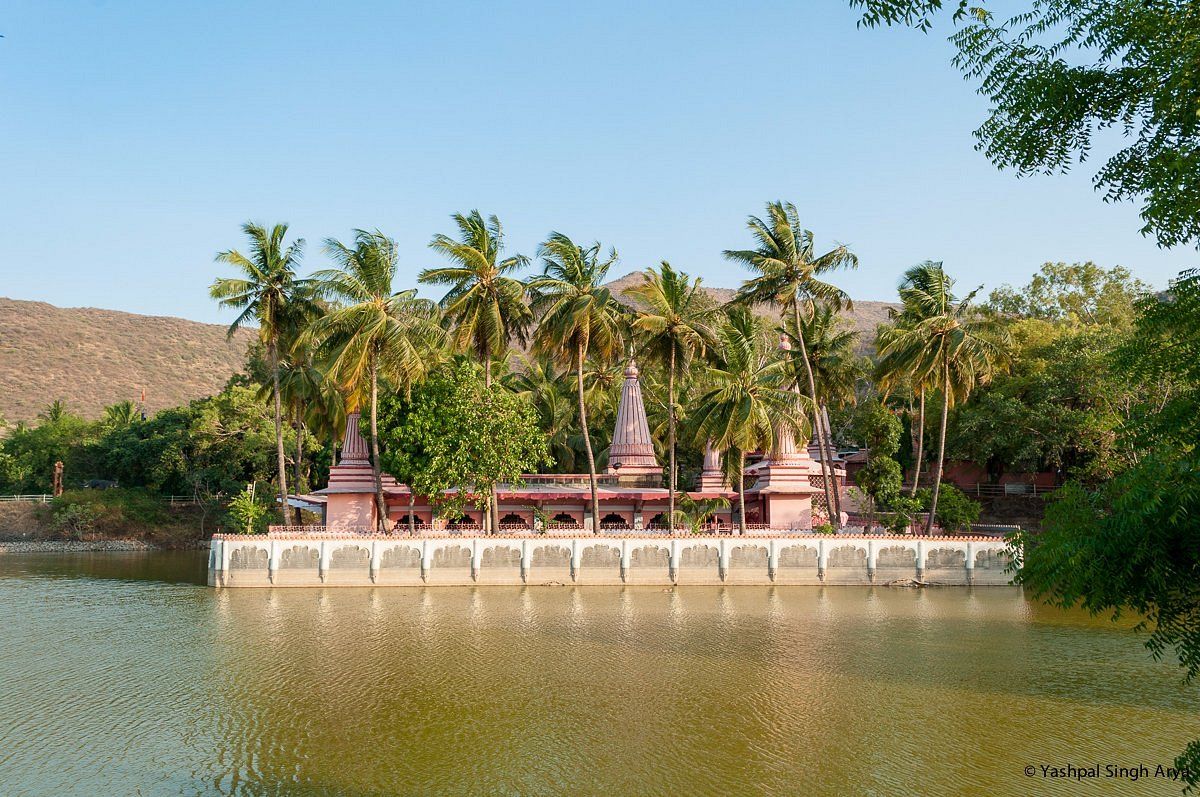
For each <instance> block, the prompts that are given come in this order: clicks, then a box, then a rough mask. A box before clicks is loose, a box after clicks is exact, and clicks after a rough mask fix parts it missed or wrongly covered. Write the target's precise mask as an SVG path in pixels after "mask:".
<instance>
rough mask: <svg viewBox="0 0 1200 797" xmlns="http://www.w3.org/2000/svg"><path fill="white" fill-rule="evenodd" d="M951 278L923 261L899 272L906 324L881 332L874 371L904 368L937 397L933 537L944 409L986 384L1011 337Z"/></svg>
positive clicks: (930, 528)
mask: <svg viewBox="0 0 1200 797" xmlns="http://www.w3.org/2000/svg"><path fill="white" fill-rule="evenodd" d="M953 288H954V280H953V279H952V278H951V277H950V276H949V275H948V274H946V272H945V270H944V269H943V268H942V264H941V263H934V262H930V261H926V262H924V263H921V264H920V265H917V266H914V267H912V268H910V269H909V270H908V271H906V272H905V273H904V278H903V280H902V281H901V283H900V300H901V302H903V304H904V307H905V310H906V312H907V311H908V310H910V309H911V316H910V319H911V320H910V322H908V323H906V324H904V325H901V326H895V327H892V328H891V331H890V332H884V333H883V336H882V339H881V343H882V346H881V347H880V351H879V354H880V367H881V368H882V369H883V370H884V372H890V371H896V370H904V369H907V370H908V371H909V372H910V373H911V374H912V377H913V379H914V383H915V384H918V385H920V384H925V383H929V384H932V385H935V386H936V388H937V389H938V390H940V391H941V394H942V419H941V426H940V431H939V436H938V458H937V468H936V470H935V471H934V475H933V498H932V501H931V502H930V507H929V517H928V519H927V520H926V523H925V533H926V534H927V535H928V534H931V533H933V521H934V516H935V515H936V513H937V502H938V492H939V491H940V489H941V486H942V471H943V466H944V465H945V458H946V419H947V417H948V416H949V413H950V405H951V404H952V403H953V402H955V401H963V400H966V398H967V396H968V395H969V393H970V391H971V388H972V387H974V386H975V385H978V384H983V383H986V382H987V381H989V380H990V379H991V377H992V375H993V374H994V373H995V372H996V370H997V369H998V368H999V367H1000V366H1001V365H1002V364H1003V362H1004V360H1005V359H1006V357H1007V354H1008V350H1009V348H1010V346H1011V339H1010V336H1009V333H1008V330H1007V328H1006V327H1005V326H1004V324H1003V322H1002V321H1000V320H999V319H997V318H994V317H991V316H987V315H984V314H982V313H979V312H978V311H977V309H976V308H975V307H973V306H972V305H971V302H972V301H973V300H974V298H975V294H977V293H978V292H979V291H980V289H981V288H982V286H980V288H976V289H975V290H973V291H971V292H970V293H969V294H967V295H966V296H965V297H964V298H962V299H958V298H956V297H955V296H954V294H953V292H952V291H953Z"/></svg>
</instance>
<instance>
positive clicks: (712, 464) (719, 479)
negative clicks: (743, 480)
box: [696, 440, 725, 492]
mask: <svg viewBox="0 0 1200 797" xmlns="http://www.w3.org/2000/svg"><path fill="white" fill-rule="evenodd" d="M696 486H697V487H698V488H700V490H701V491H703V492H708V491H718V492H719V491H723V490H724V489H725V472H724V471H723V470H721V455H720V454H719V453H718V452H717V449H716V446H714V445H713V443H712V440H707V441H705V443H704V466H703V468H702V469H701V471H700V480H699V481H698V482H697V483H696Z"/></svg>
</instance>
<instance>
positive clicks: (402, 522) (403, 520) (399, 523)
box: [396, 515, 424, 529]
mask: <svg viewBox="0 0 1200 797" xmlns="http://www.w3.org/2000/svg"><path fill="white" fill-rule="evenodd" d="M409 522H411V523H412V524H413V525H414V526H419V525H421V523H423V522H424V521H422V520H421V518H419V517H417V516H416V515H401V516H400V517H399V518H397V519H396V528H398V529H406V528H408V524H409Z"/></svg>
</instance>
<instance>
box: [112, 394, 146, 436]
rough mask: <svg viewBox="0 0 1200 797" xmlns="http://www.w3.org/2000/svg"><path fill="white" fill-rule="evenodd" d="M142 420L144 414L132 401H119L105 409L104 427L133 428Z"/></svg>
mask: <svg viewBox="0 0 1200 797" xmlns="http://www.w3.org/2000/svg"><path fill="white" fill-rule="evenodd" d="M141 419H142V414H141V412H140V411H139V410H138V406H137V405H136V404H134V403H133V402H132V401H128V400H126V401H119V402H117V403H116V404H110V405H109V406H107V407H105V408H104V425H105V426H108V427H109V428H112V429H119V428H122V427H125V426H132V425H133V424H135V423H137V422H138V421H140V420H141Z"/></svg>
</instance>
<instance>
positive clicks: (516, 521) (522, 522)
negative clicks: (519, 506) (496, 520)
mask: <svg viewBox="0 0 1200 797" xmlns="http://www.w3.org/2000/svg"><path fill="white" fill-rule="evenodd" d="M505 526H508V527H511V528H522V529H524V528H528V527H529V521H527V520H526V519H525V518H523V517H521V516H520V515H518V514H516V513H515V512H509V513H508V514H507V515H505V516H504V517H502V518H500V528H504V527H505Z"/></svg>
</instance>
